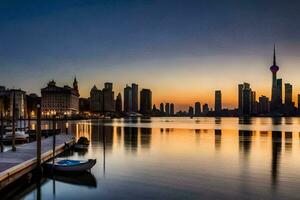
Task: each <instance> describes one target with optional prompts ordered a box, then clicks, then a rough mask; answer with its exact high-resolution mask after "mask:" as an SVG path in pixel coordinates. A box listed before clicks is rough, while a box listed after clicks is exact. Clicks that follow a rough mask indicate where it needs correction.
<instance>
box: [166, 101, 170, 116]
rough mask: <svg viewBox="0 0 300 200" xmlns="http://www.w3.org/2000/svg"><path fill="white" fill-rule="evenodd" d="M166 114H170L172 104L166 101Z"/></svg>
mask: <svg viewBox="0 0 300 200" xmlns="http://www.w3.org/2000/svg"><path fill="white" fill-rule="evenodd" d="M165 114H166V115H170V104H169V103H166V105H165Z"/></svg>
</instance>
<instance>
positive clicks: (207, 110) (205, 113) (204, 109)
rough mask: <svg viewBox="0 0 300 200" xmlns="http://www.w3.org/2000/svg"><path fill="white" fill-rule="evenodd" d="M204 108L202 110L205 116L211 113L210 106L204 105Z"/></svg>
mask: <svg viewBox="0 0 300 200" xmlns="http://www.w3.org/2000/svg"><path fill="white" fill-rule="evenodd" d="M202 107H203V108H202V111H203V114H204V115H207V114H208V112H209V107H208V104H207V103H206V104H204V105H203V106H202Z"/></svg>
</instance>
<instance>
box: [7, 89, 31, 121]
mask: <svg viewBox="0 0 300 200" xmlns="http://www.w3.org/2000/svg"><path fill="white" fill-rule="evenodd" d="M13 98H15V117H16V119H19V118H23V119H24V118H26V117H27V98H26V92H25V91H23V90H21V89H11V90H10V91H9V116H10V117H12V116H13Z"/></svg>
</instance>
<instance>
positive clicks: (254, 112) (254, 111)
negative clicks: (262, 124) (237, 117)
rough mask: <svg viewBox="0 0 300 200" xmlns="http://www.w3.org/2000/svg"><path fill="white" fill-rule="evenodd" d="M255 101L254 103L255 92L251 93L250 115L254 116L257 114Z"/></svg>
mask: <svg viewBox="0 0 300 200" xmlns="http://www.w3.org/2000/svg"><path fill="white" fill-rule="evenodd" d="M257 104H258V103H257V101H256V92H255V91H251V114H252V115H256V114H257V112H258V108H257V107H258V105H257Z"/></svg>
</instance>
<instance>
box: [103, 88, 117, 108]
mask: <svg viewBox="0 0 300 200" xmlns="http://www.w3.org/2000/svg"><path fill="white" fill-rule="evenodd" d="M112 89H113V84H112V83H104V88H103V90H102V93H103V111H104V112H114V111H115V95H114V92H113V90H112Z"/></svg>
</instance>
